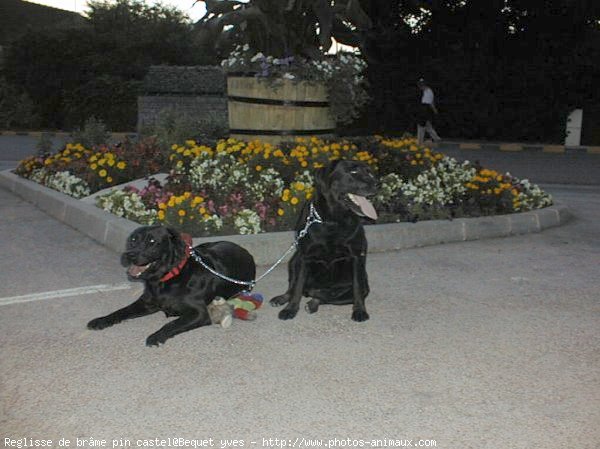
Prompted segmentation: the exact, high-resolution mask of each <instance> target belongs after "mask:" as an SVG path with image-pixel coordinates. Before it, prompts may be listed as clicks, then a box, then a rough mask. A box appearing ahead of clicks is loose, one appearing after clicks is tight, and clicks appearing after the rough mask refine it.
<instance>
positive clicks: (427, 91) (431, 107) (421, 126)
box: [417, 78, 442, 144]
mask: <svg viewBox="0 0 600 449" xmlns="http://www.w3.org/2000/svg"><path fill="white" fill-rule="evenodd" d="M417 86H419V89H420V90H421V92H422V96H421V104H420V105H419V110H418V113H417V141H418V142H419V143H420V144H422V143H423V141H424V140H425V132H427V133H428V134H429V135H430V136H431V138H432V139H433V141H434V142H439V141H440V140H442V139H441V138H440V136H439V135H438V133H437V132H436V131H435V129H434V128H433V124H432V122H433V116H434V115H435V114H437V113H438V110H437V108H436V107H435V101H434V95H433V90H432V89H431V87H429V86H428V85H427V84H426V83H425V80H424V79H423V78H421V79H420V80H419V81H418V82H417Z"/></svg>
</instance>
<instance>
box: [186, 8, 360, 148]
mask: <svg viewBox="0 0 600 449" xmlns="http://www.w3.org/2000/svg"><path fill="white" fill-rule="evenodd" d="M205 3H206V9H207V11H206V14H205V16H204V17H203V18H202V19H200V21H199V22H197V24H196V26H197V32H198V39H199V40H200V41H201V42H204V43H207V42H210V43H213V44H214V45H215V47H216V49H217V51H218V52H219V53H220V54H221V55H222V56H223V57H225V59H224V60H223V62H222V67H223V69H224V71H225V72H226V74H227V75H228V79H227V85H228V96H229V125H230V132H231V134H232V135H233V136H234V137H241V138H246V139H247V138H253V137H260V138H261V139H265V140H270V141H275V142H278V141H281V140H289V139H290V138H292V137H294V136H298V135H321V136H323V135H328V134H331V133H332V132H333V131H334V130H335V125H336V123H337V124H345V123H349V122H351V121H352V120H353V119H354V118H356V117H357V116H358V113H359V111H360V109H361V107H362V106H363V105H364V104H365V103H366V101H367V100H368V95H367V93H366V90H365V79H364V77H363V72H364V70H365V68H366V63H365V62H364V61H363V60H362V58H361V57H360V56H359V55H358V54H356V53H352V52H338V53H335V54H327V52H328V51H329V50H330V48H331V45H332V42H333V39H335V40H336V41H337V42H339V43H342V44H345V45H351V46H354V47H356V46H358V45H359V44H360V42H361V36H362V35H363V33H364V32H365V31H366V30H367V29H369V28H370V26H371V21H370V19H369V17H368V16H367V15H366V14H365V13H364V11H363V10H362V8H361V7H360V4H359V1H358V0H334V1H333V0H332V1H329V0H250V1H248V2H240V1H233V0H232V1H227V0H221V1H216V0H206V1H205Z"/></svg>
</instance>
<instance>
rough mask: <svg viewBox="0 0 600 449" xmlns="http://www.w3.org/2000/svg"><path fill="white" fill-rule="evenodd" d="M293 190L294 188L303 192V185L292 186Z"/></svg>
mask: <svg viewBox="0 0 600 449" xmlns="http://www.w3.org/2000/svg"><path fill="white" fill-rule="evenodd" d="M294 188H295V189H296V190H300V191H302V190H304V183H302V182H297V183H296V184H295V185H294Z"/></svg>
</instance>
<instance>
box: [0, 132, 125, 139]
mask: <svg viewBox="0 0 600 449" xmlns="http://www.w3.org/2000/svg"><path fill="white" fill-rule="evenodd" d="M71 134H72V133H71V132H67V131H0V136H29V137H35V138H38V139H39V138H40V137H42V136H43V135H46V136H49V137H69V136H71ZM110 135H111V136H112V138H113V139H116V140H122V139H125V138H126V137H128V138H130V139H135V138H137V133H135V132H122V133H110Z"/></svg>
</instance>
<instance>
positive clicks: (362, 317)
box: [352, 310, 369, 323]
mask: <svg viewBox="0 0 600 449" xmlns="http://www.w3.org/2000/svg"><path fill="white" fill-rule="evenodd" d="M368 319H369V314H368V313H367V311H366V310H355V311H353V312H352V320H354V321H357V322H359V323H360V322H362V321H367V320H368Z"/></svg>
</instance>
